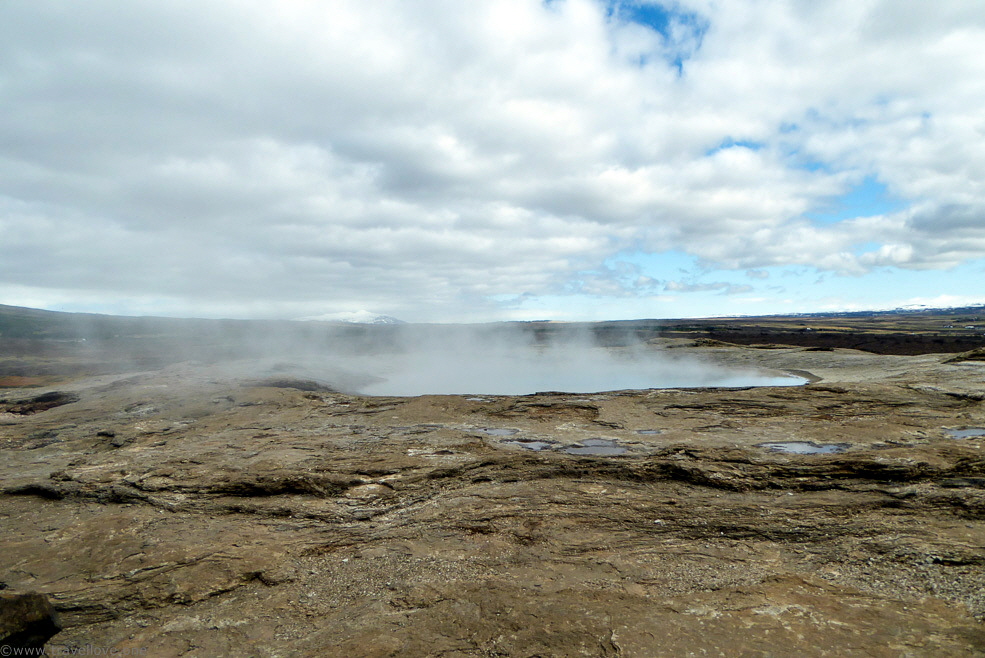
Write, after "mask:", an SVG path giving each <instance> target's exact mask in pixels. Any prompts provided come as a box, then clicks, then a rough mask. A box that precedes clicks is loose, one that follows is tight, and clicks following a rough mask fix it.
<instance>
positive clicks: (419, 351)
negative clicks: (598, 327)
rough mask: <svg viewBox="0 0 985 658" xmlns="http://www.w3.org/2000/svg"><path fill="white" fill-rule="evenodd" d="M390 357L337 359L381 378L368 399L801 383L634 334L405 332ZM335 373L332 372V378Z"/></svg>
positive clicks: (368, 388) (504, 329)
mask: <svg viewBox="0 0 985 658" xmlns="http://www.w3.org/2000/svg"><path fill="white" fill-rule="evenodd" d="M395 337H396V339H397V340H396V341H395V342H394V344H393V345H392V346H391V347H390V350H388V351H386V352H384V353H374V354H366V353H364V354H351V355H348V356H342V355H337V356H336V362H337V364H338V365H339V366H340V367H341V368H342V369H344V370H346V371H350V372H357V373H361V374H363V375H366V376H370V377H373V378H374V380H373V381H372V382H370V383H367V384H363V385H360V386H357V387H356V392H359V393H363V394H367V395H397V396H412V395H425V394H474V395H483V394H484V395H526V394H531V393H537V392H545V391H558V392H566V393H594V392H600V391H613V390H625V389H648V388H681V387H703V386H781V385H793V384H799V383H802V380H800V379H798V378H795V377H785V376H775V375H769V374H765V373H762V372H758V371H754V370H735V369H726V368H724V367H723V366H721V365H717V364H714V363H710V362H706V361H703V360H700V359H698V358H696V357H693V356H691V357H684V356H678V355H672V354H671V353H669V352H668V351H667V350H665V349H660V348H659V347H657V346H655V345H652V344H648V343H645V342H642V341H640V340H637V339H635V338H634V337H633V336H632V335H630V334H624V335H621V336H618V337H615V339H614V337H613V336H608V341H607V342H616V343H617V344H616V345H613V346H602V345H600V344H599V340H598V337H597V336H594V335H593V334H592V333H591V332H588V331H577V330H574V331H573V330H570V329H567V330H565V329H562V330H558V331H555V332H554V333H553V335H550V336H543V335H538V334H536V333H533V332H529V331H523V330H522V329H518V328H516V327H515V326H510V325H507V326H498V327H495V328H482V327H479V328H461V327H460V328H456V329H454V330H453V329H449V328H443V329H442V330H439V331H437V332H435V333H429V332H422V331H419V330H417V331H415V330H414V329H413V328H402V329H401V330H400V331H398V332H397V333H396V335H395ZM326 375H329V373H326Z"/></svg>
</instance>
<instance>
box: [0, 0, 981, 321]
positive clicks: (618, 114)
mask: <svg viewBox="0 0 985 658" xmlns="http://www.w3.org/2000/svg"><path fill="white" fill-rule="evenodd" d="M645 4H646V3H630V2H624V3H611V2H600V1H593V0H554V1H552V2H542V1H540V0H483V1H482V2H462V1H461V0H448V1H439V0H427V1H417V2H367V1H358V2H357V1H353V2H302V1H300V0H297V1H278V2H260V1H259V0H255V1H254V0H221V1H219V0H211V1H210V2H207V3H202V2H191V1H182V0H127V1H126V2H120V1H118V0H113V1H100V0H87V1H86V2H84V3H77V2H67V1H59V2H48V1H43V0H6V1H5V2H3V3H0V303H4V302H5V303H15V304H24V305H34V306H44V307H48V308H66V309H72V310H97V311H99V310H103V311H110V312H122V313H156V314H179V315H204V316H234V317H274V316H276V317H306V316H326V315H327V316H331V315H333V314H338V313H358V312H362V311H366V310H369V311H370V312H372V313H385V314H390V315H394V316H397V317H400V318H402V319H405V320H411V321H473V320H490V319H509V318H524V317H560V318H569V319H576V318H593V316H595V315H598V314H599V313H604V312H605V309H619V310H618V311H612V310H609V311H608V313H609V314H611V313H614V312H618V313H619V314H620V315H621V316H623V317H633V316H636V317H654V316H657V317H659V316H664V317H667V316H674V315H683V314H684V313H680V312H675V311H677V310H679V309H682V308H693V309H695V312H696V313H698V314H706V315H707V314H714V313H716V312H719V308H716V307H715V302H714V300H715V299H716V298H725V297H729V296H733V297H734V296H742V295H746V296H747V297H748V298H749V300H750V308H752V309H754V310H757V311H761V310H775V311H776V312H782V311H786V310H812V309H809V308H796V309H789V308H787V307H784V306H783V303H782V302H783V300H784V299H786V298H789V297H790V296H791V295H792V294H793V293H792V292H791V287H792V286H795V285H796V286H803V285H805V282H807V281H810V282H815V281H817V280H818V277H820V278H821V279H822V280H834V279H838V278H839V277H849V279H845V280H857V281H859V282H864V281H866V280H867V279H866V277H867V276H869V275H873V274H872V273H874V272H882V273H883V274H885V273H886V272H887V269H886V268H892V269H891V270H888V271H893V272H895V271H899V272H904V273H905V272H907V271H912V272H926V273H928V274H927V276H930V274H929V273H934V272H946V271H948V270H949V269H951V268H959V270H960V268H962V267H968V266H969V264H970V265H972V266H977V265H976V264H979V263H982V262H983V259H985V112H983V108H985V5H983V4H982V3H981V2H980V1H979V0H968V1H966V2H959V1H947V0H942V1H935V2H925V1H923V0H834V1H830V2H827V1H823V2H822V1H817V2H815V1H808V0H803V1H789V2H758V1H749V2H740V1H734V2H733V1H729V2H724V1H716V0H681V1H680V2H669V1H668V2H664V3H661V4H662V10H657V8H659V7H660V5H655V7H656V8H654V7H650V8H649V9H648V8H647V7H645V6H642V5H645ZM853 190H854V191H856V192H857V194H855V196H852V193H853ZM866 190H868V191H870V192H871V191H873V190H874V191H875V192H878V194H880V195H881V196H882V197H883V199H882V200H883V203H882V204H881V205H879V206H878V207H876V209H875V211H873V210H872V208H871V207H868V206H866V205H865V203H861V202H859V203H856V204H854V205H852V204H849V205H848V207H844V206H845V204H844V203H843V202H842V201H840V200H841V199H842V197H845V198H846V199H848V198H852V199H855V200H856V201H859V200H861V201H865V199H864V198H861V197H859V194H862V193H863V192H865V191H866ZM846 195H847V196H846ZM862 196H864V194H862ZM662 258H665V259H671V260H673V262H674V263H678V262H686V263H690V269H689V270H688V271H686V272H680V271H679V269H680V268H675V267H665V268H661V266H660V263H661V262H664V261H661V259H662ZM666 262H670V260H667V261H666ZM979 269H980V268H979ZM960 271H963V270H960ZM975 271H978V270H975ZM785 274H786V275H788V276H787V278H784V275H785ZM873 276H874V275H873ZM907 276H908V275H907ZM852 278H854V279H852ZM874 280H875V279H873V281H874ZM942 280H943V279H942ZM951 284H952V285H954V284H955V281H954V280H951ZM981 290H982V289H981V285H980V280H979V281H978V282H975V281H969V282H968V285H967V290H958V289H952V290H940V291H939V292H940V294H941V295H942V296H944V297H941V299H943V298H945V297H947V296H948V295H950V297H947V298H951V299H953V300H956V301H971V300H972V297H973V295H974V294H978V293H980V292H981ZM965 293H968V294H971V295H972V297H962V296H961V295H962V294H965ZM894 294H896V295H897V296H896V297H887V298H886V299H885V302H886V303H896V302H897V301H898V300H900V299H903V300H906V299H907V298H906V296H905V294H903V293H900V291H895V292H894ZM688 295H692V296H696V297H694V298H695V299H697V298H698V297H697V296H704V297H701V299H706V300H710V301H709V302H708V306H707V309H705V307H699V306H691V307H688V306H686V305H681V304H678V305H677V306H675V305H674V304H675V300H681V299H686V298H687V296H688ZM804 299H808V298H806V297H805V298H804ZM811 299H814V298H811ZM816 299H820V298H816ZM754 300H755V301H756V303H757V304H758V305H756V306H753V305H752V302H753V301H754ZM771 300H772V302H773V305H772V306H770V303H771ZM808 301H809V299H808ZM848 301H850V300H847V301H846V304H847V303H848ZM816 310H821V309H820V308H818V309H816ZM595 319H603V318H602V317H597V318H595Z"/></svg>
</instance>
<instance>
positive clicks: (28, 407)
mask: <svg viewBox="0 0 985 658" xmlns="http://www.w3.org/2000/svg"><path fill="white" fill-rule="evenodd" d="M78 401H79V396H78V395H76V394H74V393H62V392H59V391H51V392H50V393H42V394H41V395H35V396H34V397H31V398H28V399H26V400H18V401H8V400H0V411H3V412H7V413H10V414H17V415H20V416H28V415H31V414H36V413H41V412H42V411H47V410H48V409H53V408H55V407H60V406H62V405H65V404H71V403H73V402H78Z"/></svg>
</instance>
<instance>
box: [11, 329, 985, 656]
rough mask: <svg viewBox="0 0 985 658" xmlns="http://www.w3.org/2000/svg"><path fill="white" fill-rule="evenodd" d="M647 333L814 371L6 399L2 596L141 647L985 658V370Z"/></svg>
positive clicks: (268, 384) (67, 624)
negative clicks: (675, 380)
mask: <svg viewBox="0 0 985 658" xmlns="http://www.w3.org/2000/svg"><path fill="white" fill-rule="evenodd" d="M656 343H659V345H658V346H659V347H660V348H661V349H665V350H667V353H668V354H671V355H673V354H677V353H687V354H689V355H699V356H700V357H701V358H703V359H706V360H709V361H717V362H721V363H725V364H729V365H733V366H743V367H755V368H764V369H771V370H776V371H788V372H790V371H794V372H797V373H799V374H801V375H802V376H807V377H809V379H810V380H811V383H809V384H808V385H805V386H795V387H780V388H747V389H673V390H647V391H620V392H610V393H601V394H590V395H584V394H579V395H571V394H560V393H551V394H537V395H528V396H475V395H448V396H421V397H413V398H394V397H365V396H359V395H354V394H345V393H340V392H336V391H334V390H332V389H333V388H338V387H333V386H332V385H331V384H333V382H331V381H326V380H321V381H318V382H312V381H307V380H302V379H298V378H297V376H296V375H295V374H294V372H293V371H292V370H291V368H290V367H289V366H287V365H285V364H280V365H279V366H277V367H271V366H270V365H269V364H259V363H257V364H240V367H239V368H238V369H237V370H236V371H235V373H234V372H233V371H231V370H229V369H226V368H221V369H220V368H218V367H215V366H206V365H196V364H191V363H181V364H175V365H171V366H169V367H167V368H164V369H163V370H155V371H148V372H142V373H129V374H108V375H102V376H96V377H83V378H76V379H73V380H71V381H62V382H61V383H59V384H57V385H55V386H48V385H46V386H44V387H33V388H29V387H23V386H21V387H16V386H15V387H9V388H7V389H0V400H2V402H0V454H2V466H0V527H2V529H3V532H2V539H0V541H2V548H3V550H2V552H0V581H2V583H3V585H2V587H3V589H5V590H6V591H7V592H41V593H44V594H46V595H47V596H48V597H49V599H50V600H51V601H52V602H53V604H54V606H55V608H56V609H57V610H58V611H59V613H60V616H61V621H62V624H63V626H64V630H63V631H61V632H60V633H59V634H57V635H56V636H55V637H54V638H53V639H52V640H51V643H50V645H49V646H55V647H56V648H57V647H60V648H65V647H83V646H86V645H91V646H94V647H115V648H117V649H119V650H121V651H122V650H124V649H146V652H145V653H144V654H143V655H151V656H178V655H181V656H218V655H257V656H619V655H622V656H688V655H694V656H704V655H712V656H718V655H722V656H725V655H727V656H739V655H763V656H805V655H812V656H814V655H818V656H822V655H829V656H844V655H866V656H968V655H985V626H983V624H982V622H983V620H985V452H983V446H985V429H982V428H985V402H983V400H985V383H983V382H985V361H982V360H980V359H977V358H971V359H967V360H955V359H954V356H953V355H946V354H925V355H917V356H885V355H876V354H869V353H864V352H858V351H854V350H843V349H833V350H817V349H811V348H804V347H785V348H775V349H755V348H749V347H737V346H726V345H719V344H715V343H712V342H709V341H698V342H697V343H695V342H694V341H688V340H683V339H681V340H672V341H656ZM28 374H29V373H28ZM24 376H26V375H24ZM8 383H9V384H10V383H12V384H23V383H24V382H22V381H11V382H8ZM343 388H344V387H343ZM777 444H788V445H777ZM778 448H786V449H787V450H792V451H793V452H780V451H777V449H778ZM803 452H806V453H812V454H799V453H803Z"/></svg>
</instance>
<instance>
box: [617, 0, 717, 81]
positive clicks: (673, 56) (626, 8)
mask: <svg viewBox="0 0 985 658" xmlns="http://www.w3.org/2000/svg"><path fill="white" fill-rule="evenodd" d="M606 9H607V11H608V14H609V17H610V18H615V19H617V20H621V21H627V22H631V23H637V24H639V25H642V26H644V27H647V28H650V29H651V30H653V31H655V32H658V33H659V34H660V35H661V36H663V38H664V42H665V43H666V44H667V45H668V46H670V50H669V52H668V54H667V62H668V63H669V64H671V65H673V66H674V68H676V69H677V74H678V75H683V73H684V62H685V61H687V60H688V59H690V58H691V56H693V55H694V53H695V52H697V50H698V49H699V48H700V47H701V42H702V40H703V39H704V35H705V33H706V32H707V31H708V27H709V23H708V20H707V19H706V18H704V17H703V16H701V15H700V14H696V13H693V12H683V11H677V10H675V9H672V8H668V7H666V6H664V5H662V4H660V3H658V2H639V1H637V2H631V1H623V0H607V7H606Z"/></svg>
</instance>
